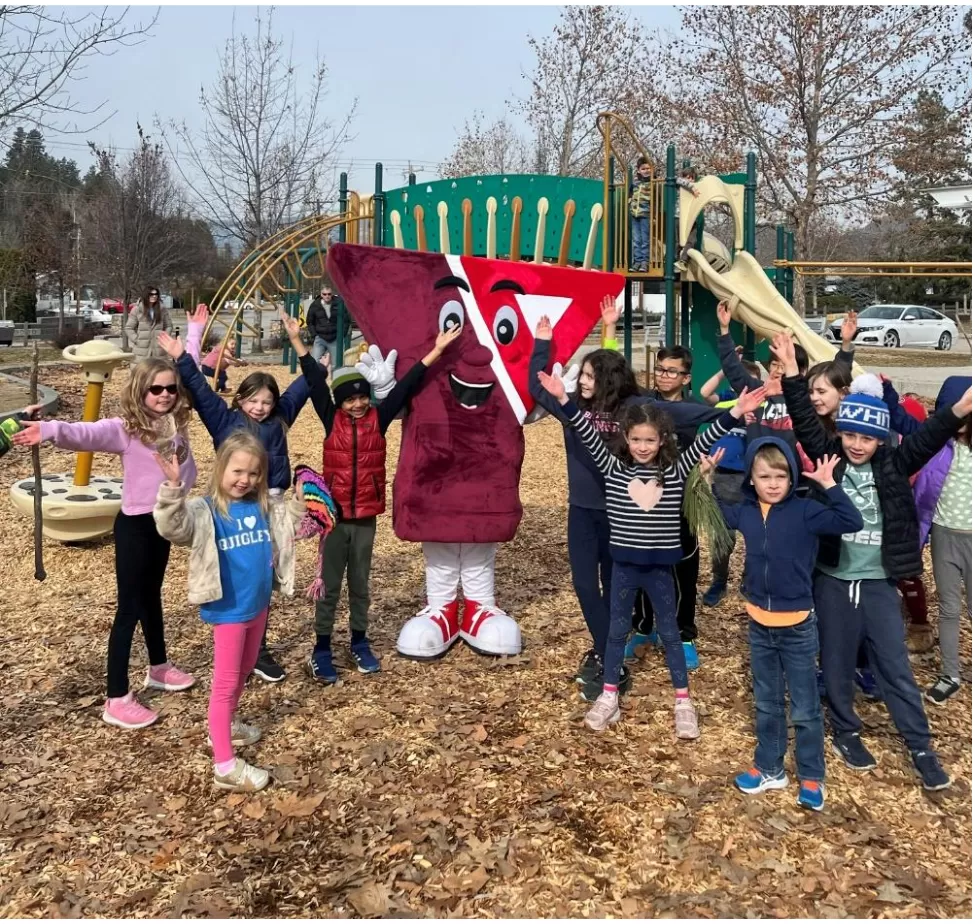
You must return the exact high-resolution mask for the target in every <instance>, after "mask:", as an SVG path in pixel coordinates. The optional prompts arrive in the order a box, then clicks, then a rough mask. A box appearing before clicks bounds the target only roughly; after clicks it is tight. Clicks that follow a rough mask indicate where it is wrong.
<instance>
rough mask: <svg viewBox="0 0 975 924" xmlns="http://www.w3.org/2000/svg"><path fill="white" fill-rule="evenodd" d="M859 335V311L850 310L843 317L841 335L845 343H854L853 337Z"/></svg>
mask: <svg viewBox="0 0 975 924" xmlns="http://www.w3.org/2000/svg"><path fill="white" fill-rule="evenodd" d="M856 335H857V313H856V312H855V311H848V312H847V313H846V317H845V318H843V326H842V327H841V328H840V337H841V338H842V340H843V342H844V343H853V338H854V337H856Z"/></svg>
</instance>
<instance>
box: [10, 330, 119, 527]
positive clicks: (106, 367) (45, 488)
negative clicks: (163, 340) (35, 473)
mask: <svg viewBox="0 0 975 924" xmlns="http://www.w3.org/2000/svg"><path fill="white" fill-rule="evenodd" d="M62 355H63V356H64V358H65V359H66V360H68V361H69V362H73V363H78V364H79V365H80V366H81V367H82V370H83V371H84V375H85V381H86V382H87V383H88V387H87V389H86V391H85V408H84V412H83V414H82V417H81V419H82V421H84V422H85V423H93V422H94V421H96V420H98V415H99V413H100V411H101V405H102V391H103V389H104V386H105V383H106V382H107V381H108V380H109V379H110V378H111V377H112V372H113V371H114V370H115V368H116V367H117V366H118V365H119V364H120V363H123V362H125V361H126V360H129V359H131V358H132V354H131V353H123V352H121V351H120V350H119V349H118V348H117V347H114V346H112V345H111V344H110V343H108V342H107V341H104V340H90V341H88V342H87V343H82V344H80V345H77V344H73V345H71V346H69V347H66V348H65V350H64V352H63V353H62ZM91 467H92V453H90V452H79V453H78V454H77V460H76V462H75V470H74V474H73V475H71V474H69V473H58V474H45V475H43V476H42V477H41V480H42V482H43V485H42V487H41V511H42V518H43V521H44V535H45V536H47V537H48V538H49V539H56V540H58V541H59V542H83V541H86V540H90V539H97V538H98V537H99V536H104V535H105V534H106V533H110V532H111V531H112V526H113V524H114V523H115V517H116V515H117V514H118V512H119V510H120V509H121V507H122V494H121V488H122V479H121V478H116V477H111V478H109V477H106V476H96V477H94V478H93V477H92V475H91ZM36 490H38V486H37V485H36V484H35V483H34V479H33V478H26V479H22V480H21V481H17V482H14V484H13V485H12V486H11V488H10V499H11V501H12V502H13V505H14V507H16V508H17V510H19V511H20V512H21V513H23V514H25V515H27V516H33V514H34V492H35V491H36Z"/></svg>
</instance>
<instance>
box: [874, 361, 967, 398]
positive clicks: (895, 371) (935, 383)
mask: <svg viewBox="0 0 975 924" xmlns="http://www.w3.org/2000/svg"><path fill="white" fill-rule="evenodd" d="M866 369H867V371H868V372H875V373H877V375H885V376H887V378H888V379H890V381H891V384H892V385H893V386H894V388H895V389H896V390H897V392H898V393H899V394H904V392H908V391H913V392H916V393H917V394H919V395H922V396H923V397H925V398H937V397H938V392H939V391H940V390H941V383H942V382H944V380H945V379H946V378H948V376H950V375H967V376H971V374H972V367H971V364H969V365H967V366H923V367H913V366H867V367H866Z"/></svg>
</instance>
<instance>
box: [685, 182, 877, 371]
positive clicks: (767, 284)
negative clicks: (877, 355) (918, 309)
mask: <svg viewBox="0 0 975 924" xmlns="http://www.w3.org/2000/svg"><path fill="white" fill-rule="evenodd" d="M682 201H683V200H682ZM687 263H688V267H687V268H688V272H689V273H690V275H691V276H692V277H693V278H694V280H695V281H696V282H698V283H700V284H701V285H702V286H704V287H705V288H707V289H709V290H710V291H711V292H713V293H714V294H715V295H716V296H717V297H718V298H719V299H725V300H727V301H728V302H729V303H730V305H731V315H732V317H733V318H734V319H735V320H736V321H740V322H741V323H742V324H744V325H745V326H746V327H750V328H751V329H752V330H753V331H754V332H755V334H756V335H757V336H758V337H762V338H765V339H766V340H771V339H772V338H773V337H774V336H775V335H776V334H777V333H779V332H780V331H783V330H786V331H789V333H790V334H791V335H792V339H793V340H795V342H796V343H799V344H801V345H802V346H803V347H804V348H805V350H806V352H807V353H808V354H809V365H810V366H814V365H815V364H816V363H821V362H826V361H828V360H831V359H833V358H834V357H835V356H836V353H837V348H836V347H835V346H833V345H832V344H831V343H829V342H827V341H826V340H824V339H823V338H822V337H820V336H819V335H818V334H815V333H813V332H812V331H811V330H810V329H809V327H808V326H807V325H806V323H805V322H804V321H803V320H802V318H800V317H799V315H798V314H796V312H795V309H794V308H793V307H792V305H790V304H789V303H788V302H787V301H786V300H785V299H784V298H783V297H782V296H781V295H780V294H779V292H778V290H777V289H776V288H775V286H774V285H773V283H772V280H771V279H769V278H768V276H766V275H765V270H763V269H762V266H761V264H760V263H759V262H758V261H757V260H756V259H755V258H754V257H753V256H752V255H751V254H750V253H746V252H744V251H739V252H738V253H736V254H735V258H734V262H733V263H732V264H731V269H729V270H728V271H727V272H725V273H719V272H717V271H716V270H715V269H714V268H713V267H712V266H711V265H710V263H709V262H708V258H707V257H706V256H705V255H704V254H702V253H701V252H700V251H697V250H690V251H689V252H688V260H687ZM736 302H737V304H736ZM862 372H863V369H861V368H860V366H858V365H857V364H856V363H854V364H853V374H854V376H857V375H860V374H861V373H862Z"/></svg>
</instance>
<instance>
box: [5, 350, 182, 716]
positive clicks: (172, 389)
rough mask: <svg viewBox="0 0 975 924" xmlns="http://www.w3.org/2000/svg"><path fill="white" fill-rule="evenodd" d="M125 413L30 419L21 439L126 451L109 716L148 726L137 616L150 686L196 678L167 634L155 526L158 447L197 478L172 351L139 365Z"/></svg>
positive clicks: (164, 546) (162, 550)
mask: <svg viewBox="0 0 975 924" xmlns="http://www.w3.org/2000/svg"><path fill="white" fill-rule="evenodd" d="M121 405H122V415H121V416H120V417H112V418H108V419H106V420H97V421H95V422H94V423H66V422H64V421H59V420H45V421H31V420H26V421H24V422H23V426H24V429H23V430H21V431H20V432H19V433H16V434H14V437H13V442H14V443H16V444H18V445H20V446H36V445H37V444H38V443H41V442H45V441H47V442H52V443H54V445H55V446H58V447H59V448H61V449H71V450H75V451H77V452H108V453H114V454H115V455H118V456H121V459H122V510H121V512H120V513H119V514H118V516H117V517H116V518H115V528H114V533H115V581H116V587H117V590H118V608H117V610H116V612H115V622H114V624H113V625H112V632H111V635H109V638H108V698H107V699H106V701H105V709H104V711H103V712H102V718H103V719H104V721H106V722H107V723H108V724H109V725H116V726H118V727H119V728H130V729H131V728H145V727H146V726H147V725H151V724H152V723H153V722H155V721H156V719H157V718H158V717H159V716H158V714H157V713H156V712H153V711H152V710H151V709H148V708H147V707H146V706H144V705H143V704H142V703H140V702H139V700H138V699H137V698H136V697H135V694H134V693H132V692H131V691H130V690H129V655H130V653H131V649H132V637H133V635H134V634H135V627H136V625H137V624H141V626H142V634H143V636H144V638H145V641H146V648H147V650H148V654H149V667H148V670H147V671H146V680H145V684H144V686H145V687H149V688H152V689H156V690H166V691H170V692H172V691H176V690H188V689H189V688H190V687H191V686H193V684H194V683H195V682H196V681H195V679H194V678H193V677H192V676H191V675H190V674H187V673H185V672H184V671H181V670H179V668H177V667H174V666H173V665H172V664H171V663H170V662H169V658H168V656H167V654H166V642H165V639H164V636H163V609H162V583H163V576H164V575H165V573H166V565H167V563H168V562H169V542H168V541H167V540H166V539H163V538H162V537H161V536H160V535H159V533H158V531H157V530H156V524H155V522H154V520H153V518H152V510H153V507H154V506H155V503H156V496H157V494H158V493H159V486H160V485H161V484H162V483H163V482H164V481H165V475H164V474H163V473H162V471H160V469H159V465H158V464H157V463H156V459H155V455H154V454H156V453H160V454H162V455H164V456H166V457H167V458H169V457H172V456H175V458H176V459H178V460H179V469H180V480H181V481H182V482H183V483H184V484H185V485H186V486H187V489H189V488H190V487H192V486H193V484H194V483H195V482H196V464H195V462H194V461H193V454H192V452H191V451H190V442H189V436H188V433H187V426H188V424H189V419H190V402H189V396H188V394H187V392H186V390H185V389H184V388H183V385H182V383H181V382H180V379H179V375H178V374H177V372H176V368H175V366H174V365H173V363H172V361H171V360H169V359H147V360H144V361H143V362H141V363H138V364H136V365H134V366H133V367H132V368H131V370H130V372H129V380H128V382H126V384H125V387H124V388H123V390H122V395H121Z"/></svg>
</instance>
